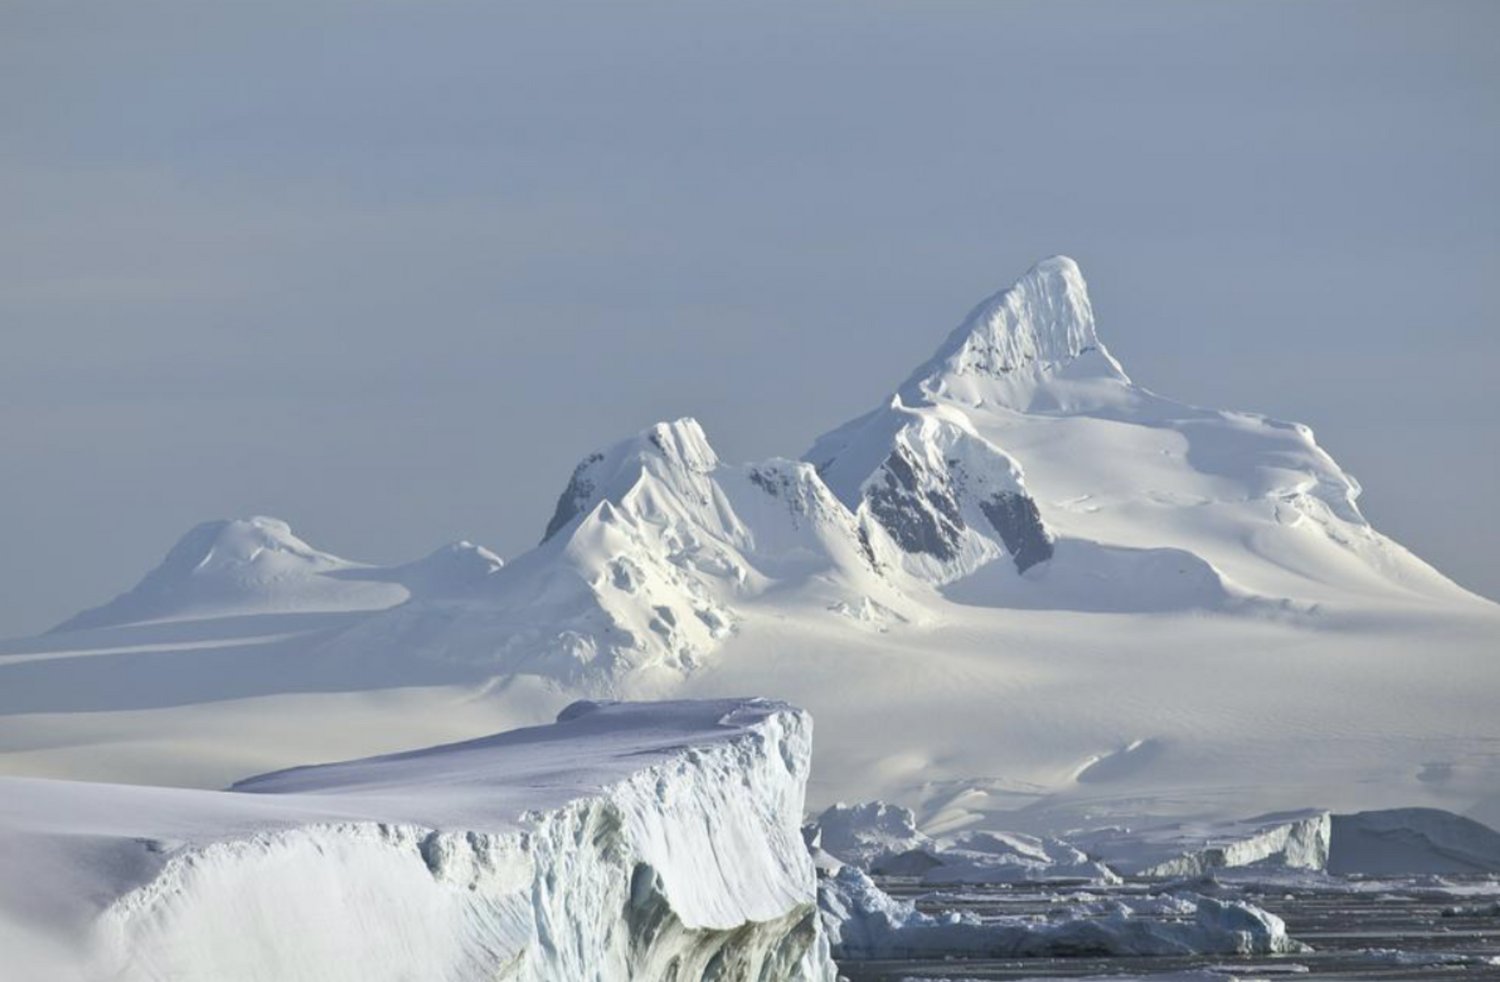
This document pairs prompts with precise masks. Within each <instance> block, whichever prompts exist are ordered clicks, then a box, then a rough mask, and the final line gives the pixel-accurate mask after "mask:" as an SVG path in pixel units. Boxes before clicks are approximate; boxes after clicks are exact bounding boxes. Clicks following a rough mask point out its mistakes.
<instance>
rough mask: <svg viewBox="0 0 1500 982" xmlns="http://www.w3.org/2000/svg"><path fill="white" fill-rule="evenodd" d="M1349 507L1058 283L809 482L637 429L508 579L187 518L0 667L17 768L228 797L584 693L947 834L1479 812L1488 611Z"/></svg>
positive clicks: (1023, 299)
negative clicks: (146, 566) (797, 761)
mask: <svg viewBox="0 0 1500 982" xmlns="http://www.w3.org/2000/svg"><path fill="white" fill-rule="evenodd" d="M1204 318H1205V320H1206V321H1210V322H1211V320H1212V312H1211V311H1205V312H1204ZM1122 335H1123V332H1122ZM1441 479H1442V478H1441V475H1434V476H1433V480H1434V481H1438V480H1441ZM1357 493H1358V484H1357V482H1355V481H1354V479H1353V478H1352V477H1350V476H1349V475H1347V474H1346V473H1344V472H1343V471H1342V470H1341V469H1340V468H1339V467H1338V465H1337V464H1336V463H1335V462H1334V461H1333V459H1332V458H1331V457H1330V456H1329V455H1328V454H1327V453H1326V452H1325V451H1324V450H1323V449H1322V448H1321V447H1319V446H1318V444H1317V442H1316V441H1315V440H1314V438H1313V435H1312V432H1311V430H1309V429H1308V428H1307V427H1305V426H1302V425H1300V424H1295V423H1284V422H1279V421H1276V420H1272V419H1268V418H1266V417H1262V416H1257V415H1253V414H1248V413H1241V412H1227V411H1218V410H1210V409H1201V408H1196V407H1191V406H1186V405H1182V404H1179V403H1175V402H1172V401H1170V400H1168V399H1166V398H1163V397H1161V396H1158V395H1156V394H1154V393H1152V392H1149V391H1148V390H1146V389H1144V388H1142V387H1141V386H1139V385H1136V384H1135V383H1134V382H1133V381H1131V379H1130V378H1129V376H1128V375H1127V374H1126V373H1125V372H1124V370H1123V369H1122V368H1121V366H1120V364H1119V362H1118V361H1116V360H1115V358H1114V357H1113V356H1112V355H1111V354H1110V353H1109V351H1108V350H1107V349H1106V348H1105V346H1104V344H1103V342H1102V341H1101V331H1100V330H1099V326H1098V325H1097V324H1096V321H1095V317H1094V311H1093V308H1092V305H1091V303H1090V301H1089V298H1088V293H1087V289H1086V285H1085V283H1084V280H1083V277H1082V275H1081V274H1080V273H1079V271H1078V268H1077V266H1076V265H1075V264H1074V263H1073V262H1072V261H1071V260H1067V259H1063V258H1056V259H1051V260H1046V261H1044V262H1042V263H1040V264H1038V265H1037V267H1036V268H1035V269H1033V270H1032V271H1030V272H1028V273H1027V274H1026V275H1025V276H1023V277H1022V278H1021V279H1020V280H1019V281H1018V282H1017V283H1016V285H1015V286H1013V287H1011V288H1010V289H1008V290H1006V291H1002V292H1001V293H999V294H997V295H996V296H995V297H993V298H991V299H990V300H987V301H986V302H985V303H983V304H981V305H980V307H979V308H977V309H976V311H975V312H974V313H973V314H972V315H971V316H970V317H969V318H968V319H967V320H965V321H964V322H963V323H962V324H961V325H960V326H959V328H958V329H957V330H956V331H955V332H953V334H952V335H951V336H950V337H949V338H948V340H947V341H946V342H945V343H943V344H942V346H941V347H940V348H939V349H938V351H937V353H936V354H935V355H934V357H933V358H932V359H930V360H929V361H928V362H927V363H925V364H923V365H922V366H921V367H919V368H918V369H917V370H916V371H915V372H914V373H913V374H912V375H911V377H910V378H909V379H908V380H907V381H906V382H905V383H903V384H901V385H900V386H898V387H897V389H896V391H894V392H893V393H892V395H891V396H890V397H889V398H887V399H885V400H882V401H881V402H880V404H879V405H878V406H877V407H876V408H875V409H874V410H873V411H871V412H869V413H866V414H864V415H863V416H861V417H859V418H858V419H855V420H854V421H852V422H851V423H848V424H846V425H844V426H842V427H838V428H836V429H835V430H833V431H832V432H830V433H829V434H828V435H827V436H825V437H823V438H822V439H820V440H818V441H816V442H815V444H814V446H813V449H812V450H810V451H809V452H808V453H807V455H806V458H805V460H804V461H793V460H786V459H777V460H772V461H767V462H763V463H758V464H747V465H735V464H730V463H726V462H724V461H723V460H721V459H720V457H719V455H718V454H717V453H716V452H715V451H714V449H713V447H712V445H711V444H710V442H709V440H708V438H707V436H706V434H705V433H704V432H703V430H702V428H701V427H700V426H699V425H698V424H697V423H696V422H694V421H693V420H691V419H679V420H677V421H674V422H667V423H662V424H659V425H657V426H655V427H652V428H650V429H648V430H646V431H644V432H642V433H640V434H637V435H635V436H632V437H628V438H627V439H625V440H623V441H621V442H619V443H617V444H615V445H613V446H611V447H608V448H606V449H604V450H602V451H599V452H598V453H595V454H591V455H589V456H588V457H587V458H586V459H585V460H584V461H583V463H582V464H580V466H579V468H578V469H577V471H576V472H575V473H574V475H573V477H572V480H571V481H569V482H568V484H567V486H566V488H565V489H564V492H563V494H562V496H561V499H560V501H559V503H558V509H557V513H556V516H555V517H554V519H553V521H552V522H550V523H549V525H548V528H547V529H546V530H545V531H546V536H545V541H543V542H542V543H541V544H540V545H539V546H537V547H536V548H535V549H532V550H530V551H529V552H526V553H524V554H523V555H521V556H518V557H515V558H513V559H512V560H510V561H509V562H507V563H505V564H504V565H500V564H499V563H498V560H491V559H487V558H486V557H484V556H481V555H478V554H477V553H472V554H465V556H466V557H467V558H463V557H456V556H450V557H447V558H448V559H449V560H455V559H462V561H461V562H460V561H455V562H452V563H450V564H449V565H448V566H445V567H444V569H445V570H446V571H445V572H439V573H433V572H432V571H431V570H429V571H428V572H427V573H421V574H420V575H419V574H418V572H417V571H416V570H414V569H413V568H411V567H391V568H376V567H369V566H363V565H361V564H357V563H350V562H348V561H345V560H339V559H336V558H334V557H330V556H327V555H326V554H324V553H320V552H318V551H317V550H315V549H312V548H311V547H309V546H307V545H306V544H305V543H302V542H301V540H298V539H295V537H292V536H291V534H290V532H289V531H288V530H286V528H285V526H284V525H282V524H281V523H275V522H271V521H269V520H264V519H257V520H251V521H249V522H248V523H220V524H219V525H218V526H215V527H211V528H210V531H208V532H203V531H202V530H201V529H200V530H195V531H194V532H193V533H192V534H190V535H189V537H188V539H186V540H184V543H183V544H182V545H180V546H179V547H178V549H174V550H173V555H172V556H169V557H168V561H167V562H166V563H164V564H163V566H162V568H161V569H159V570H157V571H156V572H153V573H152V574H150V575H148V576H147V578H146V579H145V580H144V581H142V583H141V584H140V586H138V587H137V588H135V589H134V590H132V591H131V592H130V593H128V594H126V595H125V596H124V597H122V598H120V599H119V600H116V601H114V602H113V603H111V604H109V605H106V606H105V607H104V608H99V609H96V610H95V611H93V612H90V613H88V614H85V615H81V616H80V617H79V618H76V619H75V620H74V621H72V622H69V624H67V625H64V627H66V628H68V629H67V630H59V631H56V632H53V633H50V634H48V635H45V636H43V637H41V638H36V639H23V640H18V641H13V642H7V643H4V644H0V772H4V773H10V774H24V775H33V776H52V777H71V778H83V779H108V780H122V781H132V782H154V783H169V784H186V785H194V786H200V787H202V786H210V787H211V786H219V785H222V784H223V783H225V782H227V781H228V780H231V779H233V778H234V777H236V776H238V775H241V774H245V773H251V772H254V771H260V770H268V769H272V768H276V767H282V766H287V765H290V764H295V763H299V762H302V761H306V760H327V759H337V758H340V757H353V756H365V755H369V754H374V753H382V752H387V751H391V750H396V749H399V748H402V747H407V746H414V745H422V744H427V743H434V742H441V741H448V740H459V739H464V738H467V737H473V736H475V735H477V734H481V733H487V732H493V731H495V730H497V729H502V728H507V727H512V726H516V725H525V724H532V723H540V722H543V721H545V720H546V719H548V718H550V715H551V714H554V713H556V712H557V711H558V710H559V709H561V708H562V707H563V706H564V705H566V704H567V703H568V702H570V701H572V700H573V699H576V698H579V697H589V696H599V697H622V698H637V699H661V698H679V697H692V698H713V697H722V696H725V695H728V694H733V693H741V692H765V693H770V694H772V695H775V696H777V697H779V698H786V699H790V700H792V701H794V702H796V703H797V704H798V705H802V706H805V707H807V708H808V709H809V710H810V711H811V712H812V713H813V714H814V715H815V716H816V718H817V719H818V720H819V742H818V747H817V751H816V754H817V760H816V766H815V768H814V771H813V779H812V783H811V785H810V788H809V796H810V801H811V803H812V804H813V806H814V807H815V808H816V809H818V810H821V809H823V808H825V807H827V806H828V805H831V804H833V803H834V802H837V801H868V800H872V799H881V800H885V801H888V802H892V803H895V804H899V805H901V806H904V807H906V808H909V809H911V810H912V812H913V813H914V816H915V824H916V825H917V827H918V828H919V829H920V830H921V831H922V832H923V833H924V834H925V835H929V836H932V837H934V838H942V837H944V836H953V835H957V834H959V833H962V832H965V831H990V832H997V831H1008V832H1011V833H1015V834H1026V835H1031V836H1034V837H1037V838H1038V839H1045V837H1048V836H1062V837H1064V838H1066V837H1067V834H1068V833H1071V832H1072V831H1074V830H1078V829H1088V828H1102V827H1110V826H1129V827H1133V828H1134V827H1142V828H1144V827H1147V826H1160V825H1161V824H1163V823H1165V822H1173V821H1184V822H1188V821H1192V822H1200V821H1202V822H1211V823H1212V822H1222V821H1226V820H1231V819H1234V820H1237V819H1242V818H1244V817H1245V816H1248V815H1259V814H1265V813H1268V812H1277V811H1289V810H1296V809H1317V810H1320V811H1322V810H1327V811H1333V812H1338V813H1352V812H1358V811H1366V810H1373V809H1386V808H1396V807H1431V808H1442V809H1447V810H1450V811H1454V812H1459V813H1465V812H1470V811H1471V809H1473V810H1474V812H1473V813H1474V814H1477V815H1488V814H1491V812H1492V811H1493V810H1494V808H1495V805H1494V803H1495V802H1496V801H1500V723H1497V719H1500V716H1497V714H1496V712H1495V700H1494V693H1495V692H1497V691H1500V661H1497V659H1496V658H1495V657H1494V655H1495V652H1496V644H1495V639H1496V638H1497V637H1500V608H1497V606H1496V605H1495V604H1492V603H1490V602H1488V601H1484V600H1481V599H1480V598H1477V597H1475V596H1473V595H1471V594H1469V593H1467V592H1466V591H1464V590H1462V589H1461V588H1459V587H1458V586H1456V585H1455V584H1453V583H1452V582H1450V581H1449V580H1447V579H1446V578H1444V577H1443V576H1442V575H1441V574H1440V573H1438V572H1437V571H1435V570H1433V569H1432V568H1431V567H1429V566H1427V565H1426V564H1425V563H1423V562H1422V561H1421V560H1420V559H1418V558H1417V557H1415V556H1413V555H1411V554H1410V553H1409V552H1407V551H1406V550H1405V549H1403V548H1402V547H1401V546H1399V545H1398V544H1396V543H1394V542H1392V541H1391V540H1389V539H1387V538H1385V537H1384V536H1382V535H1381V534H1380V533H1379V532H1377V531H1376V530H1374V529H1373V528H1371V527H1370V525H1369V524H1368V523H1367V522H1366V521H1365V520H1364V518H1363V517H1362V516H1361V514H1360V512H1359V510H1358V508H1357V506H1356V503H1355V501H1356V496H1357ZM205 540H206V541H205ZM220 540H224V541H223V543H222V544H221V543H220ZM174 557H177V558H174ZM476 558H477V560H478V561H477V562H475V561H474V560H475V559H476ZM179 560H180V561H179ZM434 561H435V562H438V563H444V562H447V560H445V559H443V558H442V557H439V558H438V559H437V560H434Z"/></svg>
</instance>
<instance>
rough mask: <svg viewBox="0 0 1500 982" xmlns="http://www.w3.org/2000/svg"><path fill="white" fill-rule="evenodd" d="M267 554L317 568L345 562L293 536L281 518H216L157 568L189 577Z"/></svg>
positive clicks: (194, 529)
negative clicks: (194, 573)
mask: <svg viewBox="0 0 1500 982" xmlns="http://www.w3.org/2000/svg"><path fill="white" fill-rule="evenodd" d="M266 553H282V554H285V555H286V556H288V557H295V558H296V559H299V560H303V561H306V562H308V563H310V564H312V565H314V566H317V567H329V566H338V565H343V560H341V559H338V558H337V557H335V556H330V555H328V554H327V553H323V552H319V551H318V550H316V549H314V548H313V547H312V546H310V545H308V544H307V543H306V542H303V541H302V540H301V539H299V538H297V536H296V535H294V534H292V527H291V526H290V525H288V524H287V523H286V522H283V521H282V520H281V519H279V518H268V517H266V516H264V515H253V516H251V517H249V518H233V519H223V518H221V519H216V520H214V521H210V522H202V523H200V524H198V525H195V526H193V527H192V528H191V529H189V530H188V532H187V534H186V535H184V536H183V537H182V538H180V539H178V540H177V544H176V545H174V546H173V547H172V548H171V549H170V550H169V551H168V552H167V558H166V559H165V560H163V561H162V564H161V566H159V567H158V568H157V573H159V574H163V575H182V576H185V575H188V574H190V573H192V572H194V571H195V570H209V569H222V568H225V567H230V566H242V565H245V564H248V563H253V562H255V561H256V560H257V559H259V558H260V557H261V556H263V555H265V554H266Z"/></svg>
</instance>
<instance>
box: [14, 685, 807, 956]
mask: <svg viewBox="0 0 1500 982" xmlns="http://www.w3.org/2000/svg"><path fill="white" fill-rule="evenodd" d="M810 741H811V721H810V719H809V718H808V716H807V714H805V713H803V712H801V711H799V710H795V709H793V708H791V707H789V706H787V705H785V704H782V703H776V702H770V701H766V700H759V699H742V700H721V701H710V702H672V703H645V704H604V703H588V702H584V703H578V704H575V705H573V706H571V707H569V708H568V709H567V710H566V711H565V712H564V713H563V714H562V716H561V717H560V718H559V720H558V722H557V723H555V724H553V725H549V726H543V727H535V728H530V729H523V730H517V731H512V732H508V733H502V734H499V735H495V736H491V737H485V738H482V739H478V740H474V741H470V742H467V743H461V744H454V745H450V746H440V747H434V748H431V749H427V750H419V751H414V752H410V753H403V754H397V755H392V756H387V757H377V758H372V759H368V760H358V761H352V762H348V763H341V764H330V765H323V766H315V767H302V768H297V769H294V770H288V771H282V772H278V773H272V774H268V775H264V776H261V777H258V778H253V779H250V780H248V781H244V782H241V783H240V784H238V785H236V786H235V788H233V789H231V790H230V791H203V790H189V789H173V788H158V787H143V786H126V785H111V784H96V783H86V782H67V781H52V780H37V779H26V778H4V779H0V870H3V871H4V872H3V875H0V947H3V948H4V949H5V951H6V957H5V968H4V969H3V972H0V974H4V973H14V972H20V973H21V975H22V976H23V977H27V978H49V979H69V978H78V979H93V978H110V979H117V980H120V982H133V980H165V979H177V978H195V979H209V978H212V979H217V980H225V982H234V980H241V979H243V980H252V979H254V980H272V979H274V980H280V982H286V980H298V979H306V980H319V982H337V980H342V979H349V980H354V979H359V980H362V982H363V980H380V979H392V980H394V979H409V978H423V979H447V980H468V979H474V980H479V979H484V980H512V979H514V980H537V982H542V980H549V982H554V980H557V979H576V980H590V979H592V980H598V982H606V980H608V982H615V980H623V979H652V980H655V979H660V978H663V977H665V976H666V975H667V974H669V973H670V972H671V971H672V970H673V969H671V968H670V967H671V966H675V972H676V973H677V974H675V975H672V977H674V978H682V979H697V978H700V977H704V973H705V971H707V968H708V966H710V965H713V966H716V970H722V971H728V972H729V973H730V975H729V976H726V977H736V978H739V977H743V978H776V979H808V980H818V982H832V978H833V967H832V963H831V962H830V961H829V959H828V951H827V943H826V939H824V938H823V937H822V935H821V934H820V932H819V928H818V916H817V913H816V908H815V902H816V884H815V874H814V870H813V867H812V863H811V860H810V858H809V856H808V853H807V851H806V849H805V848H804V847H803V844H802V840H801V837H800V832H799V829H798V824H799V821H800V817H801V814H802V807H803V793H804V785H805V782H806V779H807V774H808V768H809V765H810ZM736 973H740V974H736ZM7 977H13V976H9V975H8V976H7ZM714 977H719V976H714Z"/></svg>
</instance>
